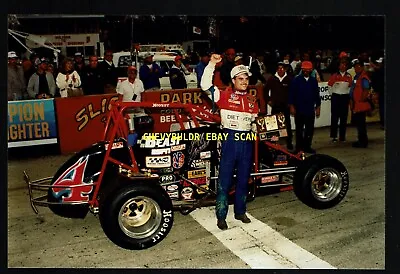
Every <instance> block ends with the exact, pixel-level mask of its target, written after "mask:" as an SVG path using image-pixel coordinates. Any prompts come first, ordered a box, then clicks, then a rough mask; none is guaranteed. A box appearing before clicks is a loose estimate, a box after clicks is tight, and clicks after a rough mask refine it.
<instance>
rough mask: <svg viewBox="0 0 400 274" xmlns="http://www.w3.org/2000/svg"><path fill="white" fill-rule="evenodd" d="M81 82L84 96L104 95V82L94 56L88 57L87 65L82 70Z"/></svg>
mask: <svg viewBox="0 0 400 274" xmlns="http://www.w3.org/2000/svg"><path fill="white" fill-rule="evenodd" d="M81 81H82V88H83V93H84V94H85V95H93V94H104V81H103V77H102V75H101V71H100V69H99V66H98V58H97V56H96V55H92V56H90V57H89V65H87V66H85V67H84V68H83V70H82V75H81Z"/></svg>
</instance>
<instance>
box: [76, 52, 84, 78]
mask: <svg viewBox="0 0 400 274" xmlns="http://www.w3.org/2000/svg"><path fill="white" fill-rule="evenodd" d="M84 67H85V62H84V60H83V55H82V53H81V52H76V53H75V55H74V68H75V70H76V72H77V73H78V74H79V75H81V73H82V70H83V68H84Z"/></svg>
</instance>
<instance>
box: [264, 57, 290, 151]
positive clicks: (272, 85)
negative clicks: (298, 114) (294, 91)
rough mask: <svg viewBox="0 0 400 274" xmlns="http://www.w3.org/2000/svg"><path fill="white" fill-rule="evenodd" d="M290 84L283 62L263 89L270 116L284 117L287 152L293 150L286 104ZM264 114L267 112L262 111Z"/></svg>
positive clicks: (287, 105) (288, 111)
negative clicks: (280, 114)
mask: <svg viewBox="0 0 400 274" xmlns="http://www.w3.org/2000/svg"><path fill="white" fill-rule="evenodd" d="M291 82H292V76H291V75H289V74H288V73H287V72H286V70H285V64H284V63H283V62H280V63H278V67H277V69H276V73H275V75H274V76H271V77H269V78H268V80H267V83H266V85H265V87H264V98H266V99H265V101H266V102H267V104H268V105H269V106H270V107H271V108H272V109H271V114H277V113H280V112H281V113H283V114H284V115H285V125H286V131H287V134H288V136H287V139H286V144H287V148H288V149H289V150H292V149H293V143H292V139H293V133H292V125H291V121H290V108H289V104H288V99H289V88H290V83H291ZM263 112H264V113H266V112H267V111H266V110H264V111H263Z"/></svg>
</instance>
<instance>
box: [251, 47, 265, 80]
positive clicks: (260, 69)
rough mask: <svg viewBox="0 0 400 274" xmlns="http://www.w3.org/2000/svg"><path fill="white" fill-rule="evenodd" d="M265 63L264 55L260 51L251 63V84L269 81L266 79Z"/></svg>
mask: <svg viewBox="0 0 400 274" xmlns="http://www.w3.org/2000/svg"><path fill="white" fill-rule="evenodd" d="M265 69H266V68H265V65H264V56H263V55H262V53H261V52H260V53H258V54H257V55H256V60H254V61H253V62H252V63H251V65H250V72H251V74H252V75H251V76H250V83H249V84H250V85H260V84H265V83H266V82H267V81H266V80H265V77H264V73H265Z"/></svg>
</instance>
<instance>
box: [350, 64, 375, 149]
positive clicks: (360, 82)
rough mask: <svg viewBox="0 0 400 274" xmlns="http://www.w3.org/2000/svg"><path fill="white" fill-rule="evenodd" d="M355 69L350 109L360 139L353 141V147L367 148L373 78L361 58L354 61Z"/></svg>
mask: <svg viewBox="0 0 400 274" xmlns="http://www.w3.org/2000/svg"><path fill="white" fill-rule="evenodd" d="M354 71H355V72H356V75H355V76H354V80H353V84H352V86H351V88H350V98H351V101H350V109H351V111H352V112H353V123H354V124H355V125H356V127H357V133H358V141H357V142H354V143H353V147H357V148H366V147H367V146H368V136H367V124H366V118H367V112H368V111H370V110H371V105H370V103H369V102H368V97H369V93H370V88H371V84H370V83H371V80H370V79H369V77H368V75H367V73H366V72H365V70H364V62H362V61H361V60H357V61H355V62H354Z"/></svg>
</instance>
